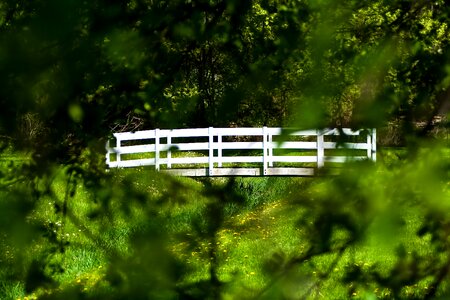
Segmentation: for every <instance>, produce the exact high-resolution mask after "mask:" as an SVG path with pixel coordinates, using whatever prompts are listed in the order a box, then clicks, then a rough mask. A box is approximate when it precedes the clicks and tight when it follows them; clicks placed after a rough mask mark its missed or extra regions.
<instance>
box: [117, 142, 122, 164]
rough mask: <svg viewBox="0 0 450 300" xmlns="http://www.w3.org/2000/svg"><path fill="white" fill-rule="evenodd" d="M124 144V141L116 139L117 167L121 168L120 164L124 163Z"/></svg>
mask: <svg viewBox="0 0 450 300" xmlns="http://www.w3.org/2000/svg"><path fill="white" fill-rule="evenodd" d="M121 143H122V141H121V140H120V138H118V137H116V149H117V151H116V161H117V166H118V167H120V162H121V161H122V159H121V158H120V146H121V145H120V144H121Z"/></svg>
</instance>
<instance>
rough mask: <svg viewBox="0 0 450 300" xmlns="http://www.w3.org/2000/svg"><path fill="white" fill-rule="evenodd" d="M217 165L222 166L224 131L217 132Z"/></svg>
mask: <svg viewBox="0 0 450 300" xmlns="http://www.w3.org/2000/svg"><path fill="white" fill-rule="evenodd" d="M217 166H218V167H219V168H221V167H222V133H220V132H217Z"/></svg>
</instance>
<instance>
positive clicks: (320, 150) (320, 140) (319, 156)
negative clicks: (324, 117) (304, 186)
mask: <svg viewBox="0 0 450 300" xmlns="http://www.w3.org/2000/svg"><path fill="white" fill-rule="evenodd" d="M323 140H324V139H323V131H321V130H317V167H318V168H322V167H323V166H324V161H325V157H324V156H325V151H324V147H323Z"/></svg>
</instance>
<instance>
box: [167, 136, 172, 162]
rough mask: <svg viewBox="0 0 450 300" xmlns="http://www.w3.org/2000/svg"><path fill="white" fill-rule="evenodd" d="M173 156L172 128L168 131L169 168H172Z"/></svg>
mask: <svg viewBox="0 0 450 300" xmlns="http://www.w3.org/2000/svg"><path fill="white" fill-rule="evenodd" d="M171 158H172V130H170V131H169V133H167V169H170V168H172V163H171V162H170V159H171Z"/></svg>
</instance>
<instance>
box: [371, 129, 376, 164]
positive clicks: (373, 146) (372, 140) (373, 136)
mask: <svg viewBox="0 0 450 300" xmlns="http://www.w3.org/2000/svg"><path fill="white" fill-rule="evenodd" d="M371 144H372V160H373V161H377V130H376V128H374V129H372V139H371Z"/></svg>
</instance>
